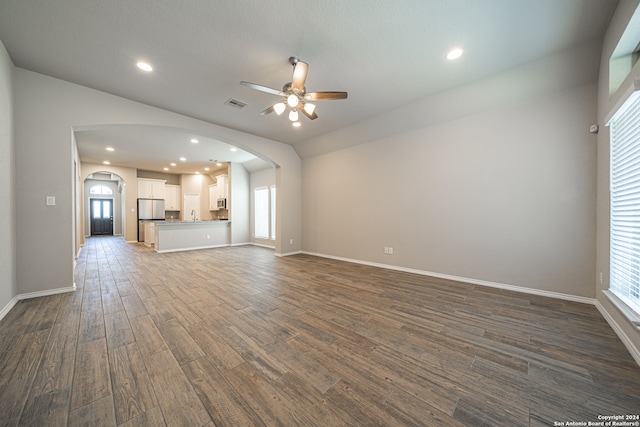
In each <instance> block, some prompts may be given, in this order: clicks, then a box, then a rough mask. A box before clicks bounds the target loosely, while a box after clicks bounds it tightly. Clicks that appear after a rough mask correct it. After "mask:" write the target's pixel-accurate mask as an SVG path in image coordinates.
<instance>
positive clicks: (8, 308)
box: [0, 295, 20, 320]
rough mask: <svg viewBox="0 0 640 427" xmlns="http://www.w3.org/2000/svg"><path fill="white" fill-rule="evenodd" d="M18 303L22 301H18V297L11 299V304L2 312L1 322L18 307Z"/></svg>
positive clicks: (0, 311)
mask: <svg viewBox="0 0 640 427" xmlns="http://www.w3.org/2000/svg"><path fill="white" fill-rule="evenodd" d="M18 301H20V300H19V299H18V296H17V295H16V296H15V297H13V298H11V301H9V303H8V304H7V305H5V306H4V308H3V309H2V310H0V320H2V319H4V316H6V315H7V314H8V313H9V312H10V311H11V309H12V308H13V306H14V305H16V304H17V303H18Z"/></svg>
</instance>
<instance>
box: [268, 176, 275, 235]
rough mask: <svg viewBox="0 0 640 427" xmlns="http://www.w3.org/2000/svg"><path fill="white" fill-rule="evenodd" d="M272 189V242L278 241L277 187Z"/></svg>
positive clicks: (273, 186)
mask: <svg viewBox="0 0 640 427" xmlns="http://www.w3.org/2000/svg"><path fill="white" fill-rule="evenodd" d="M270 189H271V200H270V201H269V202H270V203H271V240H276V186H275V185H272V186H271V187H270Z"/></svg>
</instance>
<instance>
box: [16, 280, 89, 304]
mask: <svg viewBox="0 0 640 427" xmlns="http://www.w3.org/2000/svg"><path fill="white" fill-rule="evenodd" d="M75 290H76V284H75V283H74V284H73V286H68V287H66V288H57V289H48V290H46V291H37V292H29V293H26V294H19V295H17V298H18V299H19V300H23V299H31V298H38V297H46V296H49V295H56V294H64V293H67V292H75Z"/></svg>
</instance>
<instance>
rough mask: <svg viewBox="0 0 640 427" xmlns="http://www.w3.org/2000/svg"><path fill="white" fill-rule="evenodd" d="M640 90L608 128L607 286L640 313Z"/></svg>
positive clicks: (611, 121) (613, 118) (610, 122)
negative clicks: (609, 138)
mask: <svg viewBox="0 0 640 427" xmlns="http://www.w3.org/2000/svg"><path fill="white" fill-rule="evenodd" d="M639 95H640V91H636V92H635V93H634V94H633V95H632V96H631V97H630V98H629V99H628V100H627V101H626V102H625V103H624V105H623V106H622V107H621V108H620V109H619V110H618V111H617V112H616V113H615V114H614V116H613V117H612V118H611V120H610V121H609V125H610V132H611V202H610V203H611V206H610V209H611V224H610V227H611V241H610V245H611V248H610V249H611V271H610V273H611V284H610V290H611V292H612V293H613V294H615V295H616V296H617V297H618V298H620V299H621V300H622V301H623V302H624V303H625V304H627V305H628V306H629V308H631V309H632V310H633V311H634V312H635V313H638V314H640V96H639Z"/></svg>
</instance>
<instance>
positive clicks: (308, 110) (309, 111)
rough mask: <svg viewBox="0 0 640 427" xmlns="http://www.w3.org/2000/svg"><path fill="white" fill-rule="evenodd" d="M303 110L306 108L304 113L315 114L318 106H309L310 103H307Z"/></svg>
mask: <svg viewBox="0 0 640 427" xmlns="http://www.w3.org/2000/svg"><path fill="white" fill-rule="evenodd" d="M303 108H304V111H306V112H307V114H313V112H314V110H315V109H316V105H315V104H309V103H308V102H305V104H304V107H303Z"/></svg>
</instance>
